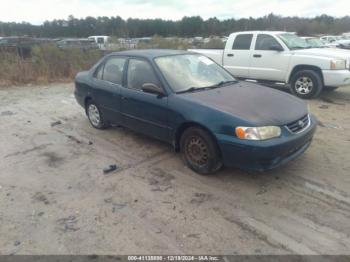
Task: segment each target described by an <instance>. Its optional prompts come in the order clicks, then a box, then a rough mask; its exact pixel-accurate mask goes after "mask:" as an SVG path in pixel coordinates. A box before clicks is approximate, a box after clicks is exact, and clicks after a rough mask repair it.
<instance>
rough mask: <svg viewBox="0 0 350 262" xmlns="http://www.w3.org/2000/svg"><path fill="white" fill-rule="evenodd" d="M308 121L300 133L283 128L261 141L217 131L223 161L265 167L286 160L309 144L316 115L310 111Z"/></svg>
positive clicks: (242, 165) (233, 165)
mask: <svg viewBox="0 0 350 262" xmlns="http://www.w3.org/2000/svg"><path fill="white" fill-rule="evenodd" d="M310 121H311V123H310V126H309V127H308V128H307V129H306V130H304V131H303V132H301V133H299V134H291V133H289V131H288V130H283V131H282V136H281V137H279V138H274V139H269V140H264V141H252V140H241V139H239V138H235V137H234V136H228V135H217V139H218V144H219V147H220V149H221V153H222V158H223V161H224V165H225V166H228V167H239V168H243V169H251V170H259V171H264V170H268V169H272V168H275V167H278V166H280V165H283V164H285V163H287V162H289V161H290V160H292V159H294V158H296V157H298V156H299V155H301V154H302V153H304V152H305V150H306V149H307V148H308V147H309V145H310V144H311V141H312V138H313V135H314V133H315V130H316V126H317V119H316V118H315V117H314V116H311V115H310Z"/></svg>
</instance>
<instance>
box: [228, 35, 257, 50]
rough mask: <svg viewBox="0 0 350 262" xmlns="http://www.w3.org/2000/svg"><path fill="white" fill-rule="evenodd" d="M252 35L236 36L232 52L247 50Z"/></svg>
mask: <svg viewBox="0 0 350 262" xmlns="http://www.w3.org/2000/svg"><path fill="white" fill-rule="evenodd" d="M252 39H253V34H241V35H237V36H236V38H235V40H234V42H233V45H232V49H233V50H249V49H250V44H251V43H252Z"/></svg>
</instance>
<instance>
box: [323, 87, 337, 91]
mask: <svg viewBox="0 0 350 262" xmlns="http://www.w3.org/2000/svg"><path fill="white" fill-rule="evenodd" d="M338 88H339V87H338V86H325V87H323V89H324V91H327V92H332V91H334V90H336V89H338Z"/></svg>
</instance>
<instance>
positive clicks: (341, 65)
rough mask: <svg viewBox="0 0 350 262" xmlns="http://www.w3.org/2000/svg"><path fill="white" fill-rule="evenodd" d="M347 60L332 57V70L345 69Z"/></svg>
mask: <svg viewBox="0 0 350 262" xmlns="http://www.w3.org/2000/svg"><path fill="white" fill-rule="evenodd" d="M346 64H347V62H346V60H344V59H332V60H331V62H330V67H331V69H332V70H342V69H346V66H347V65H346Z"/></svg>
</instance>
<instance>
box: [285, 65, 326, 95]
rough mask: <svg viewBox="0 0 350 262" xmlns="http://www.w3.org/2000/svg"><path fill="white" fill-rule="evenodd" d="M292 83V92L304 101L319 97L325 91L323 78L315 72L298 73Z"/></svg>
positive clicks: (293, 77) (304, 71)
mask: <svg viewBox="0 0 350 262" xmlns="http://www.w3.org/2000/svg"><path fill="white" fill-rule="evenodd" d="M290 82H291V83H290V84H291V85H290V88H291V92H292V93H293V94H294V95H296V96H298V97H300V98H304V99H310V98H315V97H317V96H318V95H319V94H320V93H321V91H322V89H323V83H322V79H321V76H320V75H319V73H317V72H315V71H313V70H301V71H298V72H296V73H295V74H294V75H293V76H292V78H291V81H290Z"/></svg>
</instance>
